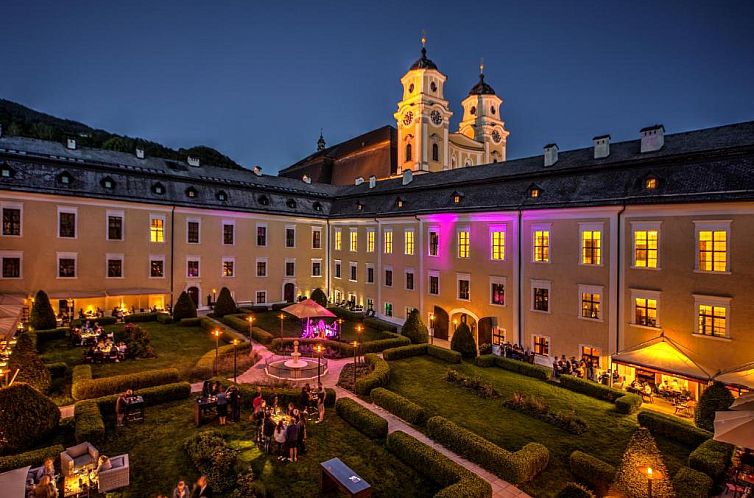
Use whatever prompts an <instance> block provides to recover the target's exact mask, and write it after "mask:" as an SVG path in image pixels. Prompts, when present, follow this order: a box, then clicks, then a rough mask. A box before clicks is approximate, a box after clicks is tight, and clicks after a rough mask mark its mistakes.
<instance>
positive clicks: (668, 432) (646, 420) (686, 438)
mask: <svg viewBox="0 0 754 498" xmlns="http://www.w3.org/2000/svg"><path fill="white" fill-rule="evenodd" d="M636 419H637V420H638V421H639V424H640V425H641V426H643V427H646V428H647V429H649V430H650V431H652V434H654V435H655V436H662V437H665V438H667V439H671V440H673V441H677V442H679V443H681V444H683V445H685V446H686V447H687V448H689V449H690V450H691V449H693V448H696V447H697V446H699V445H700V444H702V443H703V442H705V441H706V440H708V439H711V438H712V436H713V434H712V433H711V432H709V431H705V430H704V429H699V428H698V427H694V426H693V425H691V424H689V423H687V422H684V421H683V420H681V419H679V418H678V417H673V416H671V415H665V414H662V413H657V412H654V411H649V410H641V411H640V412H639V414H638V415H637V417H636Z"/></svg>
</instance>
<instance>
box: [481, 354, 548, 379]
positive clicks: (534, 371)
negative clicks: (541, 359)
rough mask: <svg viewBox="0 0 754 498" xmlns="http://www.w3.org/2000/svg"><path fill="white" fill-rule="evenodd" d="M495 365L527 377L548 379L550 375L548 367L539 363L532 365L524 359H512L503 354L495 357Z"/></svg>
mask: <svg viewBox="0 0 754 498" xmlns="http://www.w3.org/2000/svg"><path fill="white" fill-rule="evenodd" d="M495 365H497V366H498V367H500V368H502V369H503V370H510V371H511V372H516V373H518V374H521V375H526V376H527V377H534V378H535V379H540V380H550V377H552V370H550V369H549V368H546V367H543V366H541V365H532V364H531V363H526V362H525V361H519V360H512V359H510V358H505V357H503V356H496V357H495Z"/></svg>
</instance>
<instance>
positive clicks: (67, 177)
mask: <svg viewBox="0 0 754 498" xmlns="http://www.w3.org/2000/svg"><path fill="white" fill-rule="evenodd" d="M58 181H59V182H60V183H62V184H63V185H70V184H71V183H73V176H71V174H70V173H69V172H67V171H63V172H62V173H61V174H60V175H58Z"/></svg>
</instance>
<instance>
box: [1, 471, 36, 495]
mask: <svg viewBox="0 0 754 498" xmlns="http://www.w3.org/2000/svg"><path fill="white" fill-rule="evenodd" d="M30 468H31V467H30V466H26V467H21V468H18V469H15V470H9V471H8V472H3V473H2V474H0V489H2V490H3V496H5V497H7V498H24V497H25V496H26V475H27V474H28V473H29V469H30Z"/></svg>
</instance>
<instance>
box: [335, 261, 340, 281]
mask: <svg viewBox="0 0 754 498" xmlns="http://www.w3.org/2000/svg"><path fill="white" fill-rule="evenodd" d="M335 278H341V264H340V261H339V260H335Z"/></svg>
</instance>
